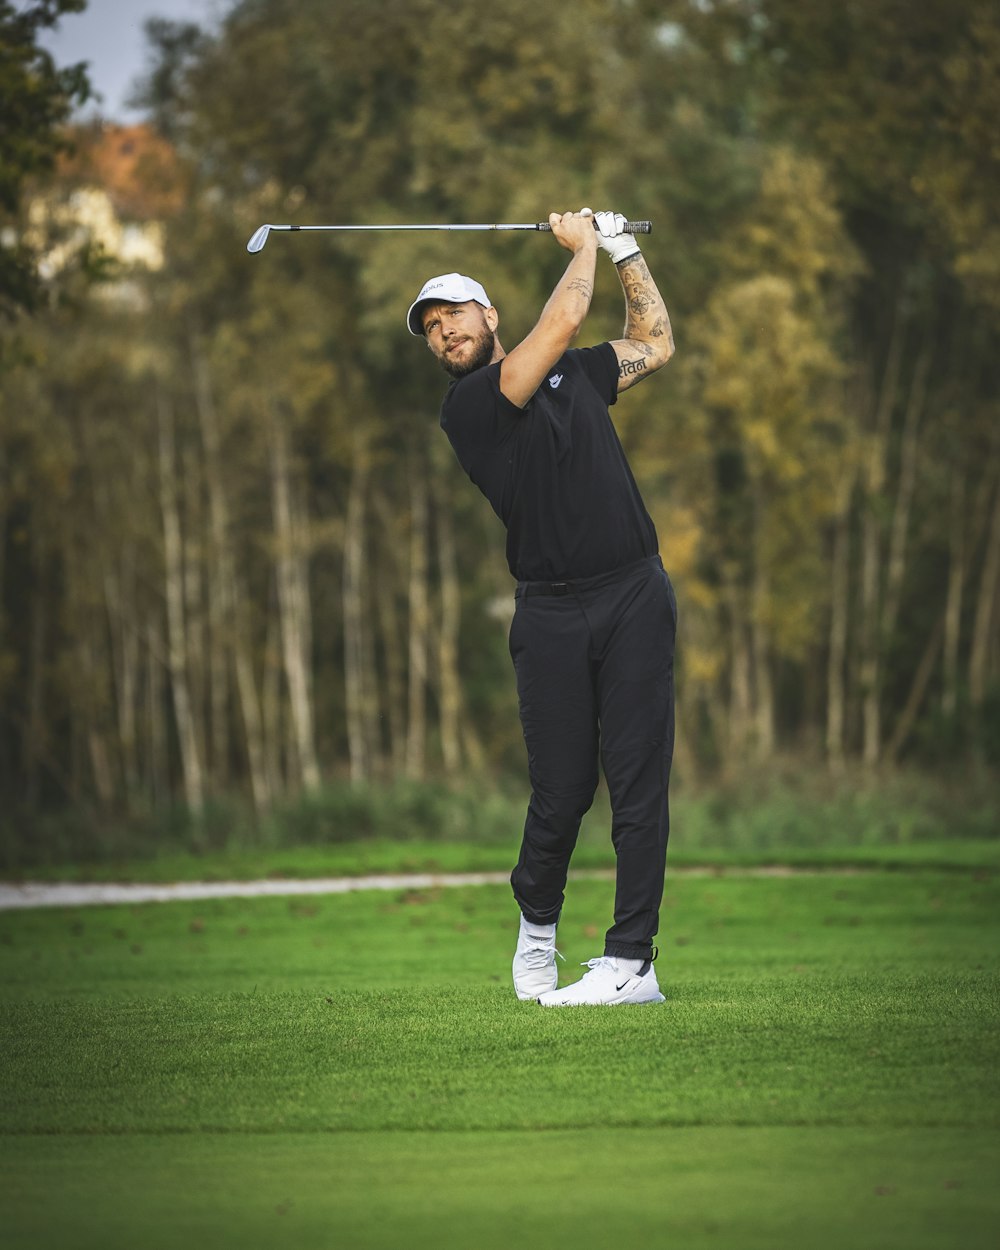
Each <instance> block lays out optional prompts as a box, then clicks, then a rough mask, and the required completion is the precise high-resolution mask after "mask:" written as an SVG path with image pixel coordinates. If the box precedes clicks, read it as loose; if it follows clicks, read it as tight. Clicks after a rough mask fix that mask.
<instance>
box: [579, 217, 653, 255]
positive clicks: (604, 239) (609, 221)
mask: <svg viewBox="0 0 1000 1250" xmlns="http://www.w3.org/2000/svg"><path fill="white" fill-rule="evenodd" d="M586 211H587V212H589V211H590V210H589V209H587V210H586ZM595 220H596V222H597V230H596V231H595V233H596V234H597V242H598V244H599V245H600V246H601V247H602V248H603V249H604V251H605V252H607V254H608V255H609V256H610V257H611V259H612V260H613V261H614V263H615V264H616V265H617V264H619V263H620V262H621V261H623V260H628V258H629V257H630V256H638V255H639V251H640V248H639V244H638V243H636V241H635V236H634V235H631V234H626V233H625V232H624V230H623V229H622V227H623V226H624V225H625V222H626V221H627V220H628V219H627V218H626V217H623V216H622V214H621V213H598V214H597V215H596V217H595Z"/></svg>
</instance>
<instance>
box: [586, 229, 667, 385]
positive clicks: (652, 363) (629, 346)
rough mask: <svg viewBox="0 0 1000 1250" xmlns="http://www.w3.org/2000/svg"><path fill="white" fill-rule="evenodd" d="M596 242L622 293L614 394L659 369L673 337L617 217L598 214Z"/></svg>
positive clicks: (644, 268) (632, 243) (645, 269)
mask: <svg viewBox="0 0 1000 1250" xmlns="http://www.w3.org/2000/svg"><path fill="white" fill-rule="evenodd" d="M596 219H597V231H596V233H597V241H598V243H599V244H600V246H601V247H602V248H603V250H604V251H605V252H607V253H608V255H609V256H610V257H611V259H612V260H613V261H614V263H615V268H616V269H617V270H618V277H619V279H620V280H621V284H622V289H623V290H624V292H625V329H624V331H623V332H622V337H621V338H620V339H616V340H615V341H614V342H613V343H612V344H611V346H612V347H613V348H614V349H615V355H616V356H617V357H618V393H619V394H621V392H622V391H627V390H628V388H629V387H630V386H635V384H636V382H641V381H642V379H643V378H645V377H648V376H649V375H650V374H651V373H655V372H656V371H657V369H662V368H663V366H664V365H665V364H666V363H667V361H668V360H669V359H670V357H671V356H672V355H673V354H674V336H673V333H672V331H671V329H670V317H669V316H668V315H667V306H666V304H665V303H664V302H663V296H662V295H661V294H660V292H659V291H658V290H657V289H656V283H655V282H654V281H653V277H652V274H650V272H649V266H648V265H647V264H646V261H645V259H644V257H643V255H642V252H641V251H640V250H639V245H638V244H637V243H636V241H635V238H634V237H633V236H632V235H631V234H625V233H623V232H622V230H621V227H622V224H623V223H624V221H625V218H624V217H622V216H621V214H619V213H598V214H597V215H596Z"/></svg>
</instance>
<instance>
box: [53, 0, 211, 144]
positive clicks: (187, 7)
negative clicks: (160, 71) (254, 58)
mask: <svg viewBox="0 0 1000 1250" xmlns="http://www.w3.org/2000/svg"><path fill="white" fill-rule="evenodd" d="M230 7H231V4H227V3H223V2H222V0H88V2H87V7H86V9H85V10H84V11H83V12H82V13H69V14H67V15H66V16H65V17H63V18H62V20H61V21H60V22H59V24H58V26H56V27H55V28H54V29H53V30H51V31H45V32H43V33H42V34H41V36H40V38H39V42H40V43H41V45H42V46H43V47H44V48H47V49H48V50H49V51H50V52H51V53H52V54H53V55H54V57H55V59H56V64H57V65H60V66H62V65H74V64H76V62H77V61H88V62H89V64H90V68H89V74H90V83H91V88H92V90H93V91H94V93H95V94H97V95H100V96H102V97H103V99H102V100H101V101H99V102H98V103H97V104H96V106H95V103H94V101H90V102H89V103H88V104H87V105H86V107H85V108H84V109H83V110H82V111H81V112H82V115H83V116H90V115H91V114H92V113H94V112H95V111H99V112H100V114H101V116H102V117H106V118H108V119H110V120H113V121H122V122H134V121H138V119H139V116H140V114H139V113H138V112H136V111H135V110H132V109H129V108H127V107H126V105H125V101H126V99H127V98H128V96H129V94H130V92H131V90H132V87H133V85H134V81H135V79H136V78H137V77H139V76H140V75H141V74H142V73H143V72H144V71H145V68H146V38H145V34H144V32H143V27H144V25H145V23H146V20H147V19H148V18H151V17H166V18H170V19H171V20H172V21H188V22H191V21H193V22H198V23H199V24H201V25H211V24H212V18H213V17H214V16H217V15H218V13H219V12H220V11H225V10H226V9H227V8H230Z"/></svg>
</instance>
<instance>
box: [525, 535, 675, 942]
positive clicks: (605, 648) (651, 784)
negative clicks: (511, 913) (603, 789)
mask: <svg viewBox="0 0 1000 1250" xmlns="http://www.w3.org/2000/svg"><path fill="white" fill-rule="evenodd" d="M516 605H517V606H516V610H515V613H514V620H513V623H512V625H511V631H510V652H511V658H512V659H513V661H514V669H515V672H516V674H517V690H518V698H519V702H520V712H521V725H522V728H523V731H524V741H525V745H526V747H527V750H528V772H529V778H530V781H531V800H530V803H529V805H528V814H527V819H526V821H525V826H524V838H523V841H522V843H521V853H520V857H519V858H518V862H517V866H516V867H515V868H514V871H513V873H512V874H511V885H512V887H513V890H514V897H515V898H516V900H517V902H518V905H519V906H520V908H521V911H522V913H523V914H524V916H525V917H526V918H527V919H528V920H531V921H535V922H537V923H540V924H554V923H556V922H557V921H558V919H559V913H560V911H561V909H562V905H563V898H564V890H565V886H566V875H567V872H568V869H569V862H570V857H571V856H572V854H573V849H574V847H575V846H576V840H577V836H578V834H579V831H580V821H581V819H582V818H583V816H584V814H585V813H586V812H587V810H588V809H589V807H590V805H591V803H592V802H593V799H594V793H595V791H596V789H597V780H598V771H597V770H598V759H600V762H601V765H602V766H603V769H604V776H605V780H606V782H607V785H608V792H609V794H610V798H611V811H612V827H611V838H612V842H613V844H614V848H615V854H616V858H617V878H616V887H615V913H614V924H613V925H612V927H611V928H610V929H609V930H608V932H607V935H606V938H605V947H604V953H605V954H606V955H611V956H620V957H622V958H627V959H648V958H649V957H650V954H651V951H652V943H653V937H654V936H655V934H656V932H657V928H658V924H659V909H660V903H661V900H662V896H663V875H664V870H665V866H666V854H667V837H668V834H669V829H670V818H669V810H668V798H667V792H668V786H669V780H670V765H671V760H672V756H673V746H674V640H675V635H676V625H677V607H676V601H675V598H674V592H673V588H672V586H671V585H670V579H669V578H668V576H667V574H666V572H665V571H664V568H663V565H662V563H661V561H660V559H659V557H658V556H653V557H651V558H649V559H645V560H641V561H639V562H638V563H636V564H632V565H629V566H628V567H626V568H624V569H619V570H616V571H615V572H613V573H608V574H604V575H601V576H599V577H591V578H586V579H583V580H580V581H573V582H521V583H519V584H518V587H517V592H516Z"/></svg>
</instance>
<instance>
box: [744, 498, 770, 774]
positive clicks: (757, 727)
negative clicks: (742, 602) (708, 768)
mask: <svg viewBox="0 0 1000 1250" xmlns="http://www.w3.org/2000/svg"><path fill="white" fill-rule="evenodd" d="M764 490H765V487H764V485H763V483H761V482H757V483H756V486H755V489H754V553H753V559H754V568H753V592H752V604H753V610H752V613H751V627H750V639H751V648H752V659H753V691H754V695H755V704H754V711H753V726H754V731H753V749H754V756H755V757H756V758H757V759H758V760H767V759H770V758H771V756H772V755H773V754H774V683H773V681H772V679H771V639H770V630H769V629H768V624H767V621H768V613H769V609H770V598H771V588H770V584H769V582H768V576H767V563H766V559H765V557H764V554H763V552H762V550H761V545H762V535H763V531H764V521H765V512H766V508H765V504H764Z"/></svg>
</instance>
